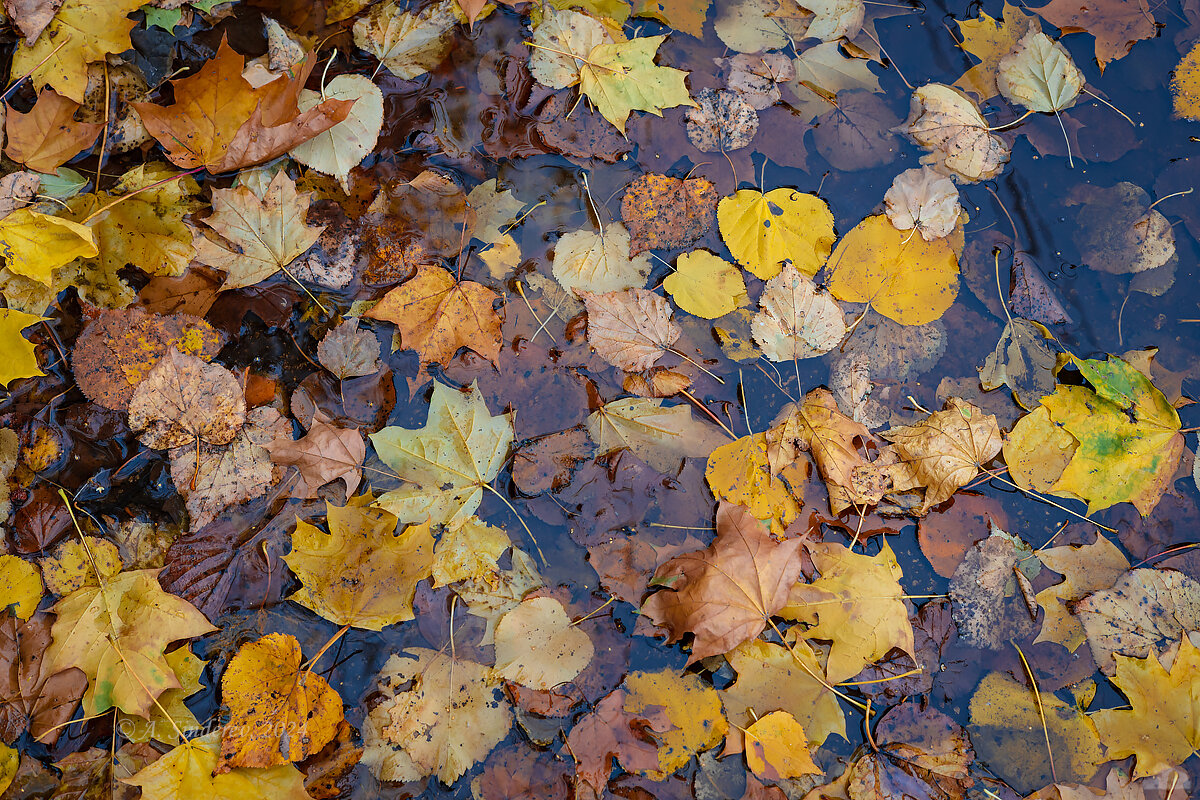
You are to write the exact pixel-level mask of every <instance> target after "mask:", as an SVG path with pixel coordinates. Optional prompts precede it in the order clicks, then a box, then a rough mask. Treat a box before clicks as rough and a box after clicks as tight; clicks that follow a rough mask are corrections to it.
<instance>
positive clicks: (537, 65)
mask: <svg viewBox="0 0 1200 800" xmlns="http://www.w3.org/2000/svg"><path fill="white" fill-rule="evenodd" d="M613 41H614V39H613V36H612V33H610V32H609V30H608V28H606V27H605V26H604V24H603V23H602V22H600V20H598V19H596V18H595V17H593V16H590V15H588V14H584V13H583V12H580V11H562V10H557V9H548V10H547V11H546V12H545V15H544V16H543V17H542V21H541V22H540V23H538V25H537V27H535V28H534V29H533V40H532V44H531V45H530V48H529V49H530V52H529V72H530V74H531V75H533V78H534V80H536V81H537V82H538V83H540V84H542V85H543V86H548V87H550V88H551V89H565V88H566V87H568V86H574V85H575V84H577V83H579V72H580V69H581V68H582V67H583V65H584V64H586V63H587V62H588V60H589V58H590V56H589V54H590V53H591V52H592V50H593V49H594V48H595V47H597V46H599V45H602V44H608V43H611V42H613Z"/></svg>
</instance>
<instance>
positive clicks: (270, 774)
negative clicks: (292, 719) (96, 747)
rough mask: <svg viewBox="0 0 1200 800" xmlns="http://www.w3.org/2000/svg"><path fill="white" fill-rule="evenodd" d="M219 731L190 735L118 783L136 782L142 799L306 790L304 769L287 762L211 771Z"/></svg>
mask: <svg viewBox="0 0 1200 800" xmlns="http://www.w3.org/2000/svg"><path fill="white" fill-rule="evenodd" d="M220 749H221V734H220V733H218V732H213V733H210V734H208V735H207V736H201V737H200V738H197V739H191V740H189V741H186V742H184V743H183V744H181V745H179V746H178V747H176V748H175V749H174V750H172V751H171V752H169V753H167V754H166V755H164V756H163V757H162V758H160V759H158V760H157V761H155V762H154V763H153V764H151V765H150V766H148V767H146V768H145V769H143V770H141V771H140V772H138V773H136V774H135V775H133V776H132V777H129V778H121V782H122V783H128V784H129V785H130V786H140V787H141V789H142V798H143V799H144V800H178V798H183V797H195V798H200V797H211V798H235V797H236V798H238V800H295V798H305V797H308V796H309V794H308V792H307V791H305V789H304V773H303V772H301V771H300V770H298V769H296V768H295V767H294V766H292V765H291V764H283V765H281V766H278V767H270V768H268V769H240V768H239V769H235V770H231V771H229V772H225V773H222V774H220V775H213V770H214V769H215V768H216V767H217V754H218V753H219V752H220Z"/></svg>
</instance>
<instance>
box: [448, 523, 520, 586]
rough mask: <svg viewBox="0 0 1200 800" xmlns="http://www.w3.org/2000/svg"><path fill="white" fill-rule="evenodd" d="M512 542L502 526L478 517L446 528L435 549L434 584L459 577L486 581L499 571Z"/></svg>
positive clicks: (461, 579) (459, 578)
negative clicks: (501, 559)
mask: <svg viewBox="0 0 1200 800" xmlns="http://www.w3.org/2000/svg"><path fill="white" fill-rule="evenodd" d="M511 546H512V540H511V539H509V538H508V534H507V533H505V532H504V530H503V529H502V528H496V527H493V526H491V525H488V524H487V523H486V522H483V521H482V520H481V519H479V517H469V518H468V519H467V520H466V521H465V522H464V523H463V524H461V525H458V526H455V527H453V528H447V529H443V530H442V532H441V534H440V535H439V536H438V543H437V547H436V548H435V549H434V551H433V571H432V575H433V582H432V585H433V588H435V589H436V588H438V587H440V586H446V585H449V584H451V583H458V582H459V581H468V580H481V581H486V580H487V579H488V578H489V577H491V576H492V574H493V573H496V572H499V571H500V567H499V566H498V563H499V561H500V556H502V555H503V554H504V553H505V551H507V550H508V548H509V547H511Z"/></svg>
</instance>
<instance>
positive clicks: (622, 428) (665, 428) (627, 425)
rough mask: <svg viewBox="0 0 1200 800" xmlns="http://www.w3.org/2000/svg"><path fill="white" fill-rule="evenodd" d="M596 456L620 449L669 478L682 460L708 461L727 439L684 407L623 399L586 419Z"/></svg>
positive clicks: (605, 405)
mask: <svg viewBox="0 0 1200 800" xmlns="http://www.w3.org/2000/svg"><path fill="white" fill-rule="evenodd" d="M587 429H588V435H590V436H591V437H592V441H593V442H595V443H596V445H597V447H598V450H597V453H596V455H601V456H602V455H607V454H608V453H611V452H613V451H614V450H619V449H620V448H622V447H627V448H629V450H630V452H632V453H633V454H634V455H635V456H637V457H638V458H640V459H642V460H643V461H645V462H646V463H647V464H649V465H650V466H651V467H652V468H653V469H656V470H658V471H659V472H662V473H664V474H668V475H673V474H675V473H676V472H678V471H679V465H680V461H681V460H682V459H683V458H686V457H690V458H708V455H709V453H711V452H712V451H713V450H715V449H716V448H718V447H720V446H721V445H722V444H725V443H726V442H727V441H728V439H727V438H726V437H725V435H724V434H722V433H719V432H718V431H717V429H716V428H713V427H712V426H710V425H709V424H708V423H705V422H701V421H700V420H698V419H697V418H696V417H694V416H692V410H691V409H690V408H689V407H688V406H687V405H686V404H681V405H676V406H665V407H664V406H663V404H662V400H656V399H649V398H644V397H626V398H623V399H621V400H614V401H612V402H611V403H606V404H604V405H603V406H601V407H600V408H598V409H597V410H596V411H594V412H592V413H591V414H590V415H589V416H588V419H587Z"/></svg>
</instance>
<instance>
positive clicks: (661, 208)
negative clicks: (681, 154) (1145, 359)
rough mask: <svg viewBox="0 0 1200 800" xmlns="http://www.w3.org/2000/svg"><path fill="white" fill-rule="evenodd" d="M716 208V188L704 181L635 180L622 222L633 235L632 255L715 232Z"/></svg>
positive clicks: (623, 206) (680, 244)
mask: <svg viewBox="0 0 1200 800" xmlns="http://www.w3.org/2000/svg"><path fill="white" fill-rule="evenodd" d="M716 208H717V190H716V187H714V186H713V184H712V182H711V181H707V180H705V179H704V178H687V179H682V178H672V177H669V176H667V175H656V174H653V173H652V174H649V175H642V176H640V177H637V178H635V179H634V180H633V182H632V183H630V184H629V188H628V189H626V190H625V196H624V197H623V198H621V219H623V220H624V221H625V225H626V227H628V229H629V232H630V233H631V234H632V235H633V240H632V242H631V244H630V252H632V253H635V254H636V253H640V252H642V251H643V250H669V249H671V248H675V247H687V246H689V245H691V244H693V243H695V242H696V241H698V240H699V239H700V238H701V237H703V236H704V234H706V233H708V231H709V230H710V229H711V228H712V226H713V221H714V219H715V218H716V214H715V212H716Z"/></svg>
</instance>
